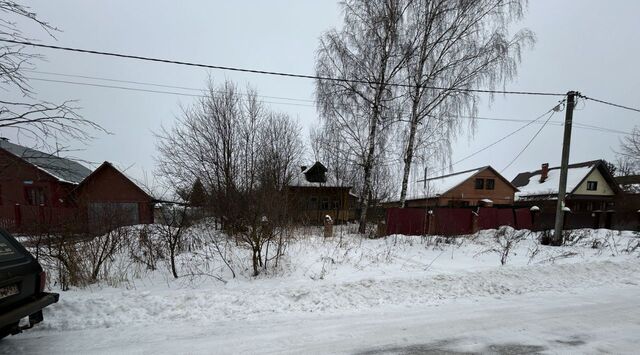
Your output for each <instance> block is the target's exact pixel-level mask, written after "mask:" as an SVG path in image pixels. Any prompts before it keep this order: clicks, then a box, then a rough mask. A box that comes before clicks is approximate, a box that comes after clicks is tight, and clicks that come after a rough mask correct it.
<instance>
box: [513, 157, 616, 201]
mask: <svg viewBox="0 0 640 355" xmlns="http://www.w3.org/2000/svg"><path fill="white" fill-rule="evenodd" d="M568 168H569V173H568V177H567V179H568V180H567V193H568V194H571V193H573V192H574V191H575V190H576V189H577V188H578V187H579V186H580V185H582V183H584V181H585V180H586V179H587V177H588V176H589V175H590V174H591V173H592V172H593V170H595V169H598V170H599V171H600V174H602V176H603V177H604V178H605V180H606V181H607V182H608V183H609V185H610V186H611V188H612V189H613V190H614V192H615V193H617V192H619V191H620V188H619V186H618V184H617V183H616V180H615V179H614V177H613V176H612V175H611V172H609V169H607V167H606V165H605V163H604V160H601V159H598V160H590V161H585V162H581V163H575V164H569V165H568ZM559 170H560V167H559V166H555V167H552V168H549V175H550V177H551V176H552V175H556V174H558V171H559ZM553 172H555V174H552V173H553ZM541 174H542V169H539V170H536V171H528V172H524V173H520V174H518V175H516V177H515V178H514V179H513V180H512V181H511V183H512V184H513V185H514V186H516V187H518V188H520V190H521V194H520V196H547V195H557V194H558V182H557V179H555V178H554V179H552V178H549V179H548V180H546V181H544V182H542V183H541V182H539V180H538V178H535V179H533V180H532V178H534V177H538V176H540V175H541ZM530 184H531V186H529V185H530ZM533 184H537V185H535V187H532V186H533Z"/></svg>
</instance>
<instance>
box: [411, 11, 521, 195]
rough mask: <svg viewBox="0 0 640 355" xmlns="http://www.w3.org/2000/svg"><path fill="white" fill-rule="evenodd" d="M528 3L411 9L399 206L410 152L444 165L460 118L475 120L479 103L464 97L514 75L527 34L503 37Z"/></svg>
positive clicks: (474, 97)
mask: <svg viewBox="0 0 640 355" xmlns="http://www.w3.org/2000/svg"><path fill="white" fill-rule="evenodd" d="M526 2H527V1H526V0H509V1H504V0H479V1H456V0H413V1H412V2H411V3H410V5H409V9H408V10H407V21H406V22H405V27H404V28H405V32H404V40H405V41H406V46H408V47H410V48H411V50H410V51H409V52H410V56H409V58H408V60H407V63H406V65H405V71H404V74H405V75H406V78H407V81H406V82H407V83H408V84H410V85H409V86H408V87H407V88H406V90H405V92H404V95H405V97H406V102H407V106H408V109H409V110H408V111H409V112H407V113H406V114H405V116H406V117H407V120H406V121H407V124H408V126H409V128H408V129H407V130H406V137H405V139H403V140H402V141H403V143H404V144H405V146H404V149H403V150H404V152H403V157H402V158H403V165H404V169H403V175H402V187H401V191H400V202H401V205H402V207H404V206H405V199H406V194H407V185H408V181H409V174H410V171H411V166H412V163H413V160H414V157H415V154H416V151H417V150H422V151H424V152H425V154H427V155H432V156H431V157H430V158H431V161H432V163H438V162H439V163H445V162H446V160H448V158H449V157H450V143H451V140H452V139H454V138H455V136H456V135H457V134H458V133H459V132H460V129H461V127H463V126H464V125H463V124H462V122H461V121H462V119H461V115H463V114H467V115H471V116H473V115H475V114H476V112H477V102H478V100H479V98H478V96H477V94H475V93H472V92H469V91H466V90H467V89H472V88H476V87H483V88H488V89H492V88H494V87H495V86H496V85H498V84H503V83H506V82H507V81H509V80H510V79H512V78H513V77H514V76H515V74H516V69H517V64H518V63H519V61H520V57H521V50H522V48H523V47H526V46H529V45H533V43H534V36H533V33H532V32H531V31H529V30H526V29H523V30H520V31H518V32H516V33H515V34H514V35H513V36H510V33H509V26H510V25H511V23H513V22H515V21H517V20H520V19H521V18H522V17H523V13H524V8H525V6H526ZM436 88H438V89H436Z"/></svg>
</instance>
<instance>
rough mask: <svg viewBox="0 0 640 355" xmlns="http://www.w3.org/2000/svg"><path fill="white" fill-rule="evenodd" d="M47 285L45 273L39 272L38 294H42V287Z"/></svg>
mask: <svg viewBox="0 0 640 355" xmlns="http://www.w3.org/2000/svg"><path fill="white" fill-rule="evenodd" d="M46 285H47V273H46V272H44V271H42V272H40V292H44V287H45V286H46Z"/></svg>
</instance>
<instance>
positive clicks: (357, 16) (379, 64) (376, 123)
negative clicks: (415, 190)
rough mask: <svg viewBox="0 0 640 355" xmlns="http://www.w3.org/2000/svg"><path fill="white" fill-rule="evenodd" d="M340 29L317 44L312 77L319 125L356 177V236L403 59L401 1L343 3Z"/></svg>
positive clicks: (363, 225) (364, 216)
mask: <svg viewBox="0 0 640 355" xmlns="http://www.w3.org/2000/svg"><path fill="white" fill-rule="evenodd" d="M342 6H343V9H344V27H343V28H342V29H341V30H335V29H334V30H331V31H328V32H327V33H325V34H324V35H323V36H322V38H321V39H320V46H319V48H318V53H317V60H316V73H317V75H318V76H320V77H332V78H337V79H339V80H317V81H316V97H317V104H318V110H319V112H320V116H321V119H322V120H324V121H325V122H326V123H328V124H329V126H331V127H332V130H333V132H334V133H335V134H338V135H339V138H341V139H343V140H344V141H345V143H346V146H345V149H349V150H350V152H349V153H350V154H349V156H350V157H353V158H354V159H355V160H356V162H355V164H356V165H357V166H359V167H360V169H361V171H362V188H361V190H360V195H361V199H360V200H361V202H360V216H359V220H360V225H359V229H358V230H359V232H360V233H365V229H366V223H367V209H368V207H369V201H370V197H371V190H372V173H373V171H374V170H375V168H376V161H377V159H376V155H377V153H379V147H378V143H379V140H380V135H381V134H382V133H383V132H382V130H383V128H384V127H385V125H386V124H387V122H388V121H389V120H391V119H392V118H393V112H394V111H393V104H394V101H395V99H396V94H397V93H396V90H395V87H394V86H393V85H391V84H392V83H396V82H397V80H398V79H399V74H400V71H401V69H402V67H403V64H404V59H405V57H406V55H405V53H404V52H403V48H401V41H400V39H401V33H400V31H401V23H402V20H403V17H404V12H405V10H406V1H404V0H384V1H367V0H346V1H344V2H342Z"/></svg>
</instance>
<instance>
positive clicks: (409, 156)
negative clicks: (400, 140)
mask: <svg viewBox="0 0 640 355" xmlns="http://www.w3.org/2000/svg"><path fill="white" fill-rule="evenodd" d="M417 131H418V115H417V102H415V101H414V103H413V106H412V108H411V127H410V128H409V141H408V142H407V150H406V151H405V155H404V170H403V172H402V190H401V191H400V207H401V208H405V207H406V199H407V188H408V184H409V173H410V172H411V162H412V160H413V149H414V145H415V140H416V132H417Z"/></svg>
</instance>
